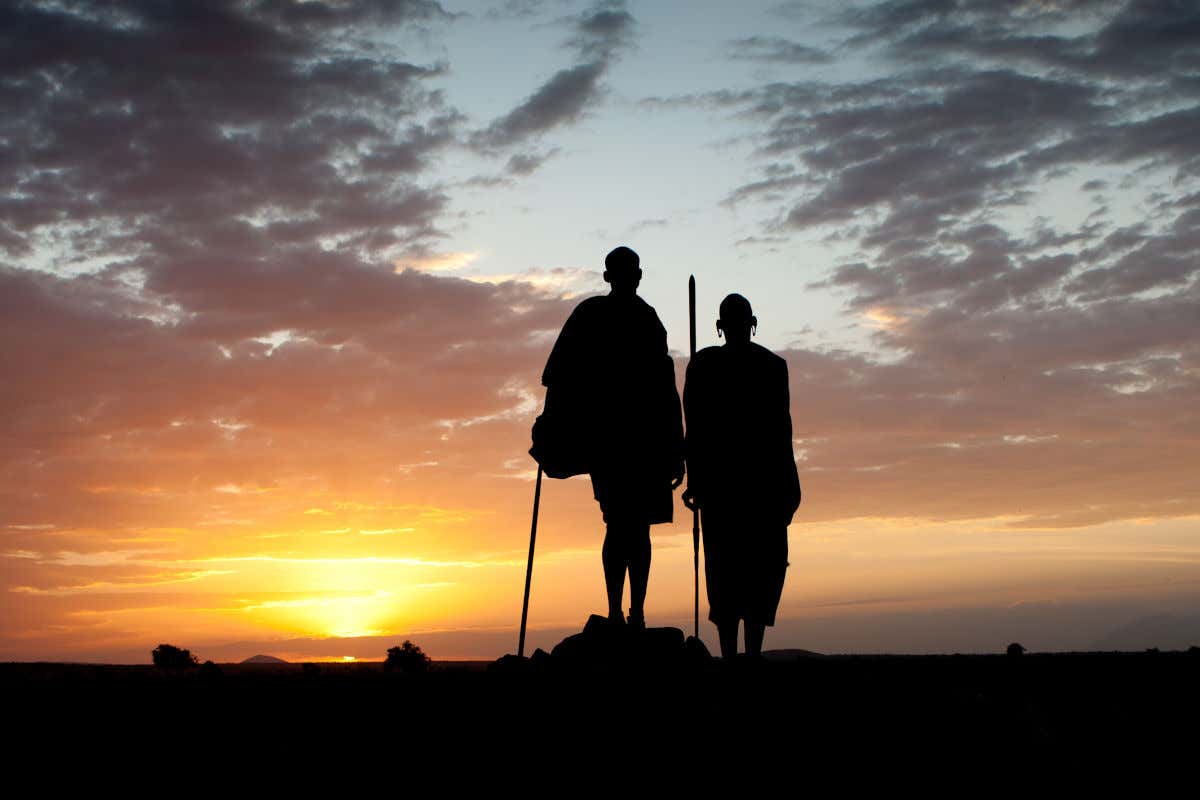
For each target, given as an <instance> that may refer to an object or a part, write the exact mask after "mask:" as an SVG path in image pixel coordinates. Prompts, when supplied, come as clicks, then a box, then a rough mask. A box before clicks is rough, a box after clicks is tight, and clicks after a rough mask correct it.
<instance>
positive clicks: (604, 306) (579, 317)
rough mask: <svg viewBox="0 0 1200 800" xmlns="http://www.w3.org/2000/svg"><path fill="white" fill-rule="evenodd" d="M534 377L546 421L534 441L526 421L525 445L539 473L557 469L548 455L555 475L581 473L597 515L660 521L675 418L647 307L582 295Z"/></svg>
mask: <svg viewBox="0 0 1200 800" xmlns="http://www.w3.org/2000/svg"><path fill="white" fill-rule="evenodd" d="M542 384H543V385H544V386H545V387H546V409H545V411H544V413H543V415H542V416H543V417H544V418H546V419H545V420H542V419H539V423H538V425H542V426H543V432H542V435H541V437H540V438H541V441H539V432H538V429H537V425H535V430H534V449H533V450H532V451H531V452H533V453H534V456H535V458H538V460H539V463H543V466H544V467H547V474H548V475H551V477H557V476H558V475H557V474H556V470H553V469H551V468H549V467H550V462H551V460H553V461H554V462H555V464H554V465H553V466H556V467H559V466H561V469H560V470H557V472H558V473H559V474H561V473H567V474H579V473H582V472H583V471H586V472H587V473H588V474H589V475H590V476H591V479H592V492H593V495H594V496H595V498H596V500H597V501H598V502H599V503H600V508H601V511H602V512H603V513H604V518H605V520H606V521H610V522H611V521H613V520H617V519H620V520H627V521H631V522H649V523H660V522H670V521H671V519H672V511H673V506H674V501H673V498H672V491H671V480H672V478H673V477H674V476H675V475H676V474H681V473H682V470H683V415H682V413H681V410H680V402H679V392H678V390H677V389H676V388H675V365H674V362H673V361H672V360H671V357H670V356H669V355H668V353H667V331H666V329H665V328H664V327H663V325H662V322H661V321H659V318H658V314H656V313H655V311H654V309H653V308H652V307H651V306H650V305H649V304H648V303H646V301H645V300H643V299H642V298H640V297H637V296H636V295H635V296H634V297H632V298H628V299H623V298H617V297H613V296H612V295H599V296H596V297H590V298H588V299H586V300H584V301H583V302H582V303H580V304H579V305H578V306H576V307H575V310H574V311H572V312H571V316H570V317H569V318H568V319H567V321H566V323H565V324H564V325H563V328H562V331H561V332H560V333H559V335H558V339H557V341H555V343H554V348H553V350H551V352H550V357H549V359H548V360H547V362H546V368H545V370H544V371H543V373H542ZM540 453H546V454H549V455H548V456H547V457H546V459H545V460H543V458H541V457H539V454H540ZM550 456H552V458H551V457H550Z"/></svg>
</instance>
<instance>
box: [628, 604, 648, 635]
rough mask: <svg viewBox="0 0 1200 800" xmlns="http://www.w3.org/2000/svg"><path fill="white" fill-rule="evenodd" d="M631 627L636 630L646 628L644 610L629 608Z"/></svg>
mask: <svg viewBox="0 0 1200 800" xmlns="http://www.w3.org/2000/svg"><path fill="white" fill-rule="evenodd" d="M629 627H630V628H631V629H633V630H635V631H644V630H646V615H645V613H644V612H641V611H638V612H635V611H634V610H633V609H632V608H631V609H629Z"/></svg>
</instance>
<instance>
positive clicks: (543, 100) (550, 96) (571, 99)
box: [473, 62, 605, 148]
mask: <svg viewBox="0 0 1200 800" xmlns="http://www.w3.org/2000/svg"><path fill="white" fill-rule="evenodd" d="M604 70H605V65H604V64H603V63H602V62H592V63H588V64H579V65H578V66H574V67H569V68H567V69H562V70H559V71H558V72H556V73H555V74H554V76H553V77H552V78H550V80H548V81H546V83H544V84H543V85H542V86H541V87H539V88H538V90H537V91H536V92H534V93H533V94H532V95H530V96H529V98H528V99H526V100H525V101H524V102H523V103H521V104H520V105H519V106H517V107H516V108H514V109H513V110H512V111H510V112H508V113H507V114H505V115H504V116H503V117H501V118H500V119H498V120H496V121H495V122H493V123H492V124H491V125H489V126H488V127H487V129H486V130H484V131H482V132H480V133H479V134H476V135H475V136H474V137H473V141H474V142H475V143H476V144H477V145H479V146H481V147H492V148H501V147H509V146H511V145H514V144H517V143H519V142H522V141H525V140H526V139H528V138H530V137H531V136H534V135H537V134H540V133H544V132H546V131H549V130H551V129H553V128H555V127H558V126H559V125H562V124H564V123H568V122H574V121H576V120H578V119H579V118H580V117H581V116H582V115H583V112H584V110H585V109H586V108H587V106H588V103H589V102H590V101H591V100H592V99H593V98H594V97H595V95H596V94H597V92H598V90H599V85H600V77H601V76H602V75H603V74H604Z"/></svg>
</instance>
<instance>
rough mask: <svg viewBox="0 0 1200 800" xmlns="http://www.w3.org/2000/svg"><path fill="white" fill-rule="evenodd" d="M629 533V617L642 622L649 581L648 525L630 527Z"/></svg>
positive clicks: (638, 524) (646, 523) (644, 523)
mask: <svg viewBox="0 0 1200 800" xmlns="http://www.w3.org/2000/svg"><path fill="white" fill-rule="evenodd" d="M629 532H630V534H631V536H630V537H629V540H628V541H629V550H628V554H629V616H630V617H631V618H636V619H639V620H642V619H644V618H645V605H646V585H647V583H649V581H650V524H649V523H648V522H643V523H637V524H634V525H631V526H630V528H629ZM610 597H611V595H610ZM619 601H620V598H618V602H619Z"/></svg>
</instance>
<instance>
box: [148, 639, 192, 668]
mask: <svg viewBox="0 0 1200 800" xmlns="http://www.w3.org/2000/svg"><path fill="white" fill-rule="evenodd" d="M150 657H151V658H152V659H153V660H154V666H156V667H161V668H163V669H186V668H188V667H195V666H198V665H199V664H200V661H199V659H197V658H196V657H195V656H194V655H192V652H191V651H190V650H183V649H181V648H179V647H175V646H174V645H170V644H160V645H159V646H158V647H156V648H154V651H153V652H152V653H151V654H150Z"/></svg>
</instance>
